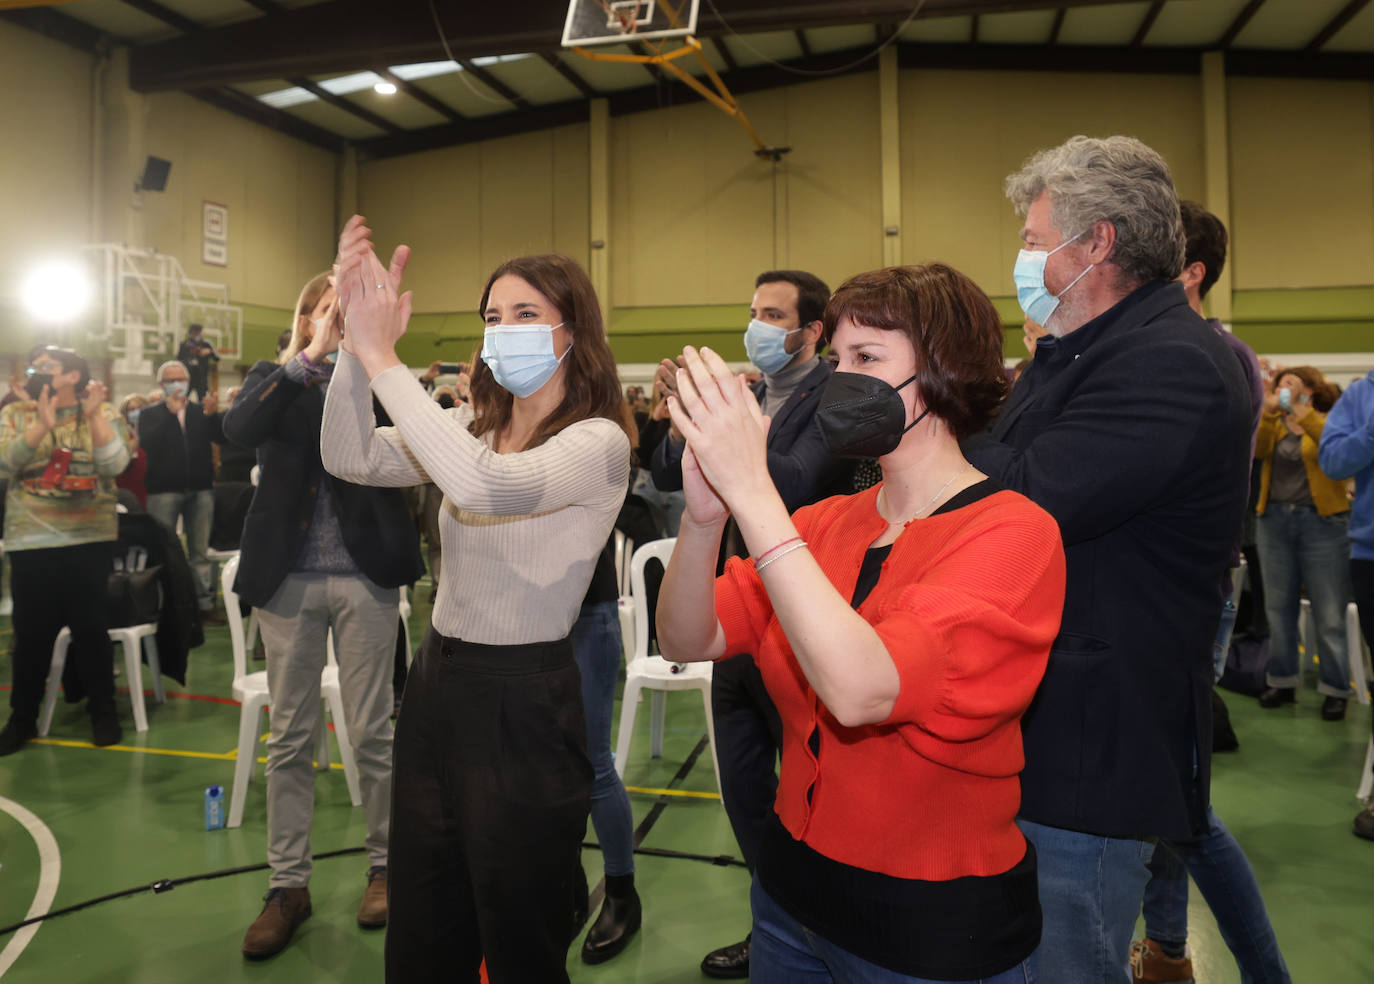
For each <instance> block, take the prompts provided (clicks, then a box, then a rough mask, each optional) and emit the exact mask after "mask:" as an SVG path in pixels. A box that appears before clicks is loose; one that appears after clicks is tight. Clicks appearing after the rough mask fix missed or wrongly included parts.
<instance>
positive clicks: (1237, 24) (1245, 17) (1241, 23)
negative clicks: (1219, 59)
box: [1217, 0, 1264, 48]
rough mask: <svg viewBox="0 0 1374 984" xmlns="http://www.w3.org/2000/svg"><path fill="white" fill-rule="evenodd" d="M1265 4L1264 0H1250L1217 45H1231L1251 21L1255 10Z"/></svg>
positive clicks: (1225, 46)
mask: <svg viewBox="0 0 1374 984" xmlns="http://www.w3.org/2000/svg"><path fill="white" fill-rule="evenodd" d="M1263 6H1264V0H1250V2H1249V3H1247V4H1246V5H1245V6H1244V7H1242V8H1241V11H1240V13H1238V14H1236V19H1235V20H1233V21H1231V26H1230V27H1228V28H1226V31H1225V33H1223V34H1222V36H1221V40H1219V41H1218V42H1217V47H1218V48H1229V47H1231V42H1232V41H1234V40H1235V39H1236V36H1237V35H1238V34H1240V32H1241V31H1243V30H1245V25H1246V24H1249V23H1250V18H1251V17H1254V16H1255V12H1256V11H1258V10H1259V9H1260V8H1261V7H1263Z"/></svg>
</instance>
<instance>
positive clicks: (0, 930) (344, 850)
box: [0, 847, 367, 936]
mask: <svg viewBox="0 0 1374 984" xmlns="http://www.w3.org/2000/svg"><path fill="white" fill-rule="evenodd" d="M365 850H367V848H365V847H341V848H339V849H338V850H336V851H321V852H320V853H319V854H315V855H312V857H313V859H314V860H316V861H323V860H324V859H325V858H339V857H344V856H346V855H349V854H362V853H363V852H364V851H365ZM268 867H269V865H268V864H267V863H266V862H263V863H261V864H245V865H243V866H241V867H238V868H223V869H221V870H219V871H208V872H206V873H205V874H201V875H187V876H185V877H184V878H163V879H160V880H159V881H155V882H153V883H152V884H150V885H138V886H136V887H134V888H126V889H124V890H123V891H119V892H111V893H110V894H108V895H101V896H98V897H96V898H93V899H87V900H86V901H85V902H77V903H76V904H74V905H68V906H64V907H63V908H61V909H52V910H50V911H48V912H45V913H44V914H43V915H41V916H34V917H32V918H30V919H25V920H23V921H22V922H17V923H15V924H14V925H12V926H0V936H4V935H6V934H7V933H13V932H14V931H15V930H18V929H23V928H24V927H25V926H32V925H33V924H34V923H41V922H43V921H44V920H47V919H54V918H56V917H57V916H65V915H68V914H70V913H73V912H80V911H81V910H82V909H89V908H90V907H91V906H93V905H98V904H99V903H101V902H113V901H114V900H115V899H124V898H129V897H130V896H133V895H140V894H142V893H143V892H152V893H153V894H155V895H160V894H162V893H163V892H170V891H171V890H172V889H174V888H176V887H177V886H178V885H189V884H191V883H192V882H198V881H209V880H210V879H212V878H225V877H227V876H229V875H243V874H247V873H248V872H250V871H266V870H267V869H268Z"/></svg>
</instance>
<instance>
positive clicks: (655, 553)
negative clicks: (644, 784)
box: [615, 538, 720, 789]
mask: <svg viewBox="0 0 1374 984" xmlns="http://www.w3.org/2000/svg"><path fill="white" fill-rule="evenodd" d="M676 543H677V539H676V538H669V539H666V540H654V541H652V542H650V543H646V544H644V545H643V546H642V547H640V548H639V549H637V550H636V551H635V552H634V554H633V556H632V557H631V559H630V595H631V600H632V601H633V603H634V640H635V641H634V650H633V652H632V653H630V654H629V659H628V661H627V664H626V666H625V694H624V697H623V698H622V700H621V703H620V735H619V738H618V739H617V740H616V748H615V771H616V773H617V774H619V776H620V777H621V778H622V779H623V778H624V777H625V763H626V761H627V760H628V759H629V757H630V738H631V737H632V736H633V735H634V727H635V713H636V709H637V707H638V705H639V699H640V696H641V694H642V693H643V691H645V690H648V691H650V694H651V697H650V715H649V754H650V755H652V756H653V757H654V758H660V757H662V755H663V719H664V703H665V700H666V693H667V692H668V691H670V690H696V691H698V692H700V694H701V704H702V708H703V709H704V710H705V711H706V735H707V737H708V738H709V739H710V743H711V765H712V766H713V767H714V768H715V770H716V788H717V789H719V788H720V763H719V762H718V761H717V759H716V727H715V722H714V720H713V719H712V717H711V666H712V664H711V663H710V662H701V663H670V662H668V661H667V660H666V659H664V658H663V657H662V656H656V655H650V654H649V610H648V602H647V600H646V598H645V593H644V565H645V564H646V563H648V562H649V561H650V560H658V561H660V562H661V563H662V564H664V566H667V563H668V558H669V557H671V556H672V553H673V545H674V544H676Z"/></svg>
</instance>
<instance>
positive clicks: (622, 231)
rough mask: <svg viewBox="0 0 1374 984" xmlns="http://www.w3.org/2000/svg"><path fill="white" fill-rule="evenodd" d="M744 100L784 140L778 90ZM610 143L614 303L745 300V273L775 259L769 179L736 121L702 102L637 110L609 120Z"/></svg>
mask: <svg viewBox="0 0 1374 984" xmlns="http://www.w3.org/2000/svg"><path fill="white" fill-rule="evenodd" d="M684 98H685V97H684ZM743 104H744V107H745V111H746V112H747V113H748V114H749V118H750V120H751V121H752V122H753V124H754V126H755V127H756V128H757V129H758V130H759V132H760V133H767V134H768V136H767V137H765V138H764V139H766V140H771V141H773V142H776V143H784V144H785V143H786V135H785V134H780V133H779V131H780V130H781V129H782V127H781V126H780V125H779V123H780V122H782V121H783V119H784V118H785V105H786V96H785V93H784V92H783V91H782V90H773V91H770V92H761V93H756V94H753V95H750V96H747V97H745V98H744V100H743ZM611 148H612V149H611V192H610V197H611V206H610V207H611V248H612V255H611V264H612V267H611V284H612V296H613V298H614V301H613V303H614V306H616V307H643V306H653V305H671V304H722V303H739V302H740V301H741V300H745V299H747V296H748V289H747V288H748V287H749V284H751V283H752V277H753V274H752V272H751V271H757V270H763V269H765V268H767V267H768V266H771V265H772V263H773V255H774V251H773V176H772V165H770V164H768V163H767V162H765V161H761V160H759V159H758V158H757V157H755V156H754V154H753V148H752V146H751V145H750V143H749V140H748V137H747V136H746V135H745V133H744V131H743V130H741V129H740V127H739V126H738V124H736V123H734V122H733V121H732V120H731V119H730V118H729V117H728V116H726V115H725V114H724V113H722V112H721V111H720V110H718V109H716V108H715V107H713V106H710V105H708V104H706V103H704V102H693V103H690V104H688V105H684V106H676V107H673V108H671V109H663V110H657V111H653V112H647V113H634V114H631V115H629V116H620V117H614V118H612V120H611ZM744 277H748V278H750V279H749V282H748V283H746V284H745V286H744V287H741V280H742V278H744Z"/></svg>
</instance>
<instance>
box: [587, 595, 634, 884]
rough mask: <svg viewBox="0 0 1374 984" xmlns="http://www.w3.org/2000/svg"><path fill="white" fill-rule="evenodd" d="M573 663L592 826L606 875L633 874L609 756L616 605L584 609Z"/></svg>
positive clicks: (630, 822)
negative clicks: (590, 772) (590, 774)
mask: <svg viewBox="0 0 1374 984" xmlns="http://www.w3.org/2000/svg"><path fill="white" fill-rule="evenodd" d="M572 646H573V659H574V660H576V661H577V669H578V670H579V671H580V672H581V674H582V704H583V707H584V711H585V713H586V717H587V757H588V758H590V759H591V760H592V768H593V769H594V770H595V771H596V778H595V779H593V780H592V826H593V827H595V828H596V839H597V840H598V841H600V842H601V855H602V858H603V860H604V862H605V865H606V874H608V875H629V874H633V872H634V870H635V831H634V815H633V814H632V813H631V812H630V797H629V794H628V793H626V792H625V784H624V783H623V782H621V781H620V776H619V775H617V774H616V771H615V757H614V756H613V755H612V754H611V712H612V710H613V709H614V706H615V685H616V682H617V681H618V680H619V679H620V659H621V642H620V613H619V612H618V610H617V608H616V603H615V602H614V601H596V602H592V603H591V604H587V605H583V606H582V614H581V615H579V616H578V618H577V621H576V622H575V623H573V630H572Z"/></svg>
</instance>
